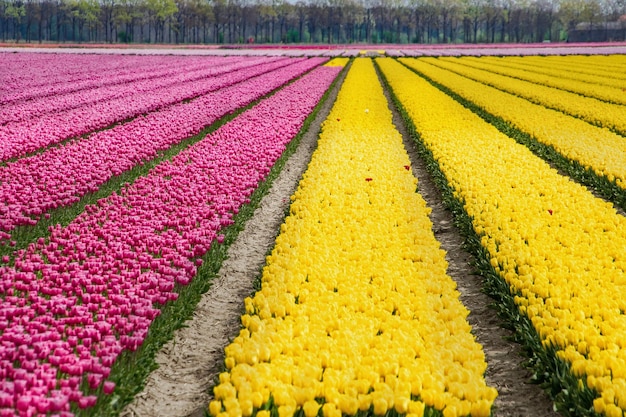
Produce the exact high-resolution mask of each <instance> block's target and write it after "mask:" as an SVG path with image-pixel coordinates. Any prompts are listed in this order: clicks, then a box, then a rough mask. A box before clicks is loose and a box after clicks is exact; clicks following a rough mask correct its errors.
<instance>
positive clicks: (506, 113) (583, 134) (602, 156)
mask: <svg viewBox="0 0 626 417" xmlns="http://www.w3.org/2000/svg"><path fill="white" fill-rule="evenodd" d="M400 61H401V62H402V63H404V64H405V65H407V66H409V67H410V68H412V69H415V70H417V71H418V72H420V73H422V74H424V75H425V76H427V77H428V78H430V79H431V80H433V81H435V82H437V83H439V84H441V85H443V86H445V87H447V88H449V89H450V90H452V91H454V92H455V93H456V94H458V95H460V96H461V97H463V98H464V99H466V100H468V101H470V102H472V103H474V104H475V105H477V106H478V107H480V108H481V109H483V110H485V111H486V112H488V113H490V114H492V115H494V116H497V117H499V118H501V119H502V120H504V121H505V122H507V123H509V124H510V125H511V126H513V127H515V128H517V129H519V130H521V131H523V132H526V133H528V134H529V135H531V136H532V137H533V138H535V139H536V140H537V141H539V142H541V143H543V144H545V145H549V146H551V147H553V148H554V149H555V150H556V151H557V152H559V153H560V154H561V155H563V156H564V157H565V158H567V159H568V160H570V161H576V162H578V163H579V164H580V165H582V166H583V167H584V168H585V169H588V170H593V171H594V172H595V173H596V174H597V175H598V176H603V177H606V178H607V179H608V180H609V181H611V182H613V181H614V182H615V183H616V184H617V186H618V187H620V188H621V189H623V190H626V143H625V142H624V140H623V138H622V137H620V136H619V135H616V134H615V133H612V132H610V131H609V130H607V129H601V128H598V127H595V126H592V125H590V124H588V123H586V122H584V121H582V120H580V119H576V118H574V117H571V116H568V115H565V114H563V113H561V112H559V111H555V110H551V109H547V108H545V107H543V106H540V105H537V104H533V103H531V102H529V101H527V100H524V99H522V98H519V97H517V96H514V95H512V94H509V93H506V92H503V91H501V90H498V89H495V88H493V87H489V86H486V85H484V84H481V83H479V82H476V81H472V80H470V79H468V78H465V77H462V76H460V75H457V74H455V73H453V72H450V71H446V70H444V69H441V68H439V67H436V66H434V65H430V64H428V63H426V62H424V61H422V60H419V59H402V58H401V59H400Z"/></svg>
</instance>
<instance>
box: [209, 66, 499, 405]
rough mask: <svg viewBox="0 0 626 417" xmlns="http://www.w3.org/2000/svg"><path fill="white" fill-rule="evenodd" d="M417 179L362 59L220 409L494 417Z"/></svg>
mask: <svg viewBox="0 0 626 417" xmlns="http://www.w3.org/2000/svg"><path fill="white" fill-rule="evenodd" d="M416 186H417V180H416V179H415V177H414V176H413V175H412V174H411V171H410V162H409V158H408V156H407V153H406V151H405V150H404V147H403V144H402V138H401V136H400V134H399V133H398V132H397V131H396V130H395V127H394V126H393V124H392V117H391V112H390V110H389V108H388V105H387V101H386V99H385V97H384V95H383V90H382V86H381V85H380V83H379V80H378V78H377V75H376V72H375V70H374V67H373V64H372V62H371V60H370V59H368V58H357V59H356V60H355V61H354V63H353V65H352V67H351V69H350V71H349V73H348V75H347V77H346V79H345V82H344V84H343V86H342V88H341V90H340V92H339V95H338V98H337V101H336V103H335V105H334V106H333V109H332V111H331V113H330V115H329V117H328V119H327V120H326V121H325V123H324V124H323V127H322V134H321V137H320V140H319V144H318V148H317V150H316V151H315V152H314V154H313V157H312V160H311V162H310V164H309V167H308V169H307V171H306V173H305V174H304V176H303V178H302V180H301V182H300V184H299V187H298V189H297V190H296V192H295V193H294V195H293V196H292V205H291V208H290V215H289V216H288V217H287V218H286V220H285V223H284V224H283V225H282V226H281V233H280V235H279V236H278V238H277V239H276V246H275V248H274V250H273V252H272V254H271V255H270V256H269V257H268V258H267V265H266V267H265V268H264V270H263V275H262V288H261V290H260V291H259V292H257V294H256V295H255V296H254V298H253V299H250V298H248V299H246V301H245V306H246V314H244V315H243V316H242V324H243V327H244V328H243V330H241V333H240V334H239V336H238V337H237V338H236V339H235V340H234V341H233V343H232V344H231V345H229V346H228V347H227V348H226V349H225V353H226V359H225V363H226V367H227V368H228V372H225V373H223V374H221V375H220V384H219V385H218V386H217V387H215V389H214V394H215V400H214V401H212V402H211V403H210V405H209V410H210V412H211V414H212V415H213V416H216V417H239V416H250V415H256V416H258V417H269V415H270V410H268V408H271V407H276V408H277V412H278V415H279V416H280V417H288V416H292V415H293V414H294V413H295V412H299V410H302V412H303V413H304V415H305V416H306V417H314V416H318V415H320V416H324V417H341V415H347V416H352V415H355V414H357V413H358V412H359V411H361V412H364V411H365V412H369V413H370V415H372V414H373V415H377V416H382V415H385V414H386V413H388V412H390V413H393V412H397V413H399V414H403V415H404V414H406V415H408V416H411V417H416V416H422V415H423V413H424V410H425V407H426V406H429V407H433V408H435V409H438V410H443V415H444V416H446V417H452V416H468V415H471V416H474V417H478V416H488V415H490V410H491V405H492V403H493V400H494V399H495V397H496V395H497V392H496V390H495V389H493V388H490V387H487V386H486V384H485V381H484V378H483V373H484V371H485V369H486V363H485V358H484V353H483V351H482V347H481V346H480V345H479V344H478V343H477V342H476V341H475V340H474V336H473V335H472V334H471V332H470V330H471V329H470V325H469V324H468V323H467V321H466V316H467V314H468V311H467V310H466V309H465V307H464V306H463V305H462V304H461V302H460V301H459V299H458V296H459V293H458V291H457V290H456V284H455V283H454V281H452V279H451V278H450V277H449V276H447V275H446V268H447V262H446V260H445V253H444V251H443V250H441V249H440V247H439V243H438V242H437V240H436V239H435V237H434V235H433V232H432V224H431V222H430V219H429V217H428V214H429V212H430V209H429V208H427V206H426V203H425V202H424V200H423V199H422V198H421V197H420V195H419V194H417V193H416V192H415V191H416ZM321 403H323V405H321Z"/></svg>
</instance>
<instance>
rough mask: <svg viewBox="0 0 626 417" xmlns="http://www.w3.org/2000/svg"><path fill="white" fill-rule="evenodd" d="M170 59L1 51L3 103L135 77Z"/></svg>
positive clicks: (1, 99) (164, 65)
mask: <svg viewBox="0 0 626 417" xmlns="http://www.w3.org/2000/svg"><path fill="white" fill-rule="evenodd" d="M167 60H168V59H167V58H166V57H149V58H144V57H136V56H108V57H107V56H106V55H63V54H36V53H35V54H33V53H28V52H27V53H20V54H8V53H4V54H3V53H0V62H1V63H2V66H3V68H5V69H6V71H3V72H2V74H0V82H1V83H2V85H4V86H6V88H7V91H6V94H3V95H2V97H0V104H5V103H8V102H13V101H17V100H24V99H29V98H34V97H37V96H34V95H32V94H33V93H39V94H41V95H49V91H50V92H54V91H55V89H57V88H67V87H70V88H71V85H72V84H78V85H79V86H80V85H81V84H83V83H85V82H88V83H89V82H91V83H93V84H91V85H89V86H91V87H93V86H95V85H99V84H101V83H104V82H107V81H106V80H107V79H108V78H109V77H117V76H120V75H131V76H132V74H134V73H137V71H140V72H141V71H142V70H143V68H144V67H145V68H150V67H154V66H162V67H166V66H167V65H166V61H167ZM33 89H36V90H33ZM79 89H80V88H79ZM31 90H32V91H31ZM61 91H64V90H61ZM70 91H71V90H70Z"/></svg>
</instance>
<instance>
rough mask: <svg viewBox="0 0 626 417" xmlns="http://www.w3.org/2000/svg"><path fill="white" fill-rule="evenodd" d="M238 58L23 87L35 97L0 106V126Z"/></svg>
mask: <svg viewBox="0 0 626 417" xmlns="http://www.w3.org/2000/svg"><path fill="white" fill-rule="evenodd" d="M238 60H240V59H234V60H233V59H228V58H225V59H219V58H216V59H206V58H205V59H204V60H197V59H195V60H188V61H187V60H179V62H177V65H176V66H168V67H167V68H161V67H157V68H154V69H153V68H146V70H145V71H141V72H138V71H135V72H134V73H132V74H123V73H121V74H119V75H115V76H110V77H108V78H107V79H106V80H103V79H101V78H99V77H94V78H95V79H93V80H86V81H83V82H67V83H62V84H56V85H53V86H49V87H43V88H42V87H36V88H32V89H25V90H23V91H22V92H23V93H24V94H29V95H32V96H34V97H37V98H36V99H32V100H26V101H24V100H22V101H18V102H11V103H7V104H4V105H0V125H1V124H6V123H9V122H16V121H20V120H25V119H29V118H32V117H36V116H39V115H42V114H46V113H55V112H59V111H67V110H71V109H75V108H77V107H82V106H84V105H87V104H91V103H96V102H101V101H105V100H113V99H116V98H119V97H124V96H130V95H134V94H138V93H145V92H147V91H159V90H161V89H164V88H167V87H170V86H174V85H176V84H182V83H186V82H190V81H195V80H198V79H201V78H205V77H211V76H215V75H218V74H221V73H223V72H224V71H232V70H233V68H232V64H233V63H235V62H236V61H238ZM192 61H194V62H192ZM198 61H200V62H198ZM250 64H251V65H252V63H250Z"/></svg>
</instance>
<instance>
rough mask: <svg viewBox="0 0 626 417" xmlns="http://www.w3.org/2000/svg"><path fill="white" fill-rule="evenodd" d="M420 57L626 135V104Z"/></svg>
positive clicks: (455, 63)
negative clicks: (607, 101)
mask: <svg viewBox="0 0 626 417" xmlns="http://www.w3.org/2000/svg"><path fill="white" fill-rule="evenodd" d="M420 59H424V60H425V61H426V62H428V63H431V64H433V65H436V66H439V67H441V68H444V69H448V70H450V71H453V72H456V73H457V74H460V75H463V76H464V77H467V78H470V79H472V80H475V81H478V82H481V83H483V84H486V85H490V86H492V87H495V88H497V89H500V90H503V91H507V92H509V93H511V94H515V95H517V96H520V97H523V98H525V99H527V100H529V101H531V102H533V103H537V104H541V105H542V106H546V107H549V108H553V109H556V110H559V111H562V112H564V113H567V114H571V115H572V116H576V117H579V118H581V119H583V120H585V121H587V122H589V123H592V124H595V125H598V126H603V127H606V128H609V129H613V130H616V131H617V132H620V133H621V134H623V135H626V107H624V106H621V105H617V104H611V103H606V102H603V101H600V100H597V99H595V98H591V97H583V96H580V95H578V94H574V93H570V92H567V91H563V90H558V89H556V88H551V87H545V86H542V85H537V84H534V83H531V82H528V81H522V80H516V79H514V78H510V77H505V76H503V75H498V74H494V73H491V72H486V71H481V70H477V69H473V68H470V67H468V66H466V65H463V64H462V63H461V62H462V61H459V62H458V63H457V62H454V63H453V62H449V61H444V60H442V59H437V58H420Z"/></svg>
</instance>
